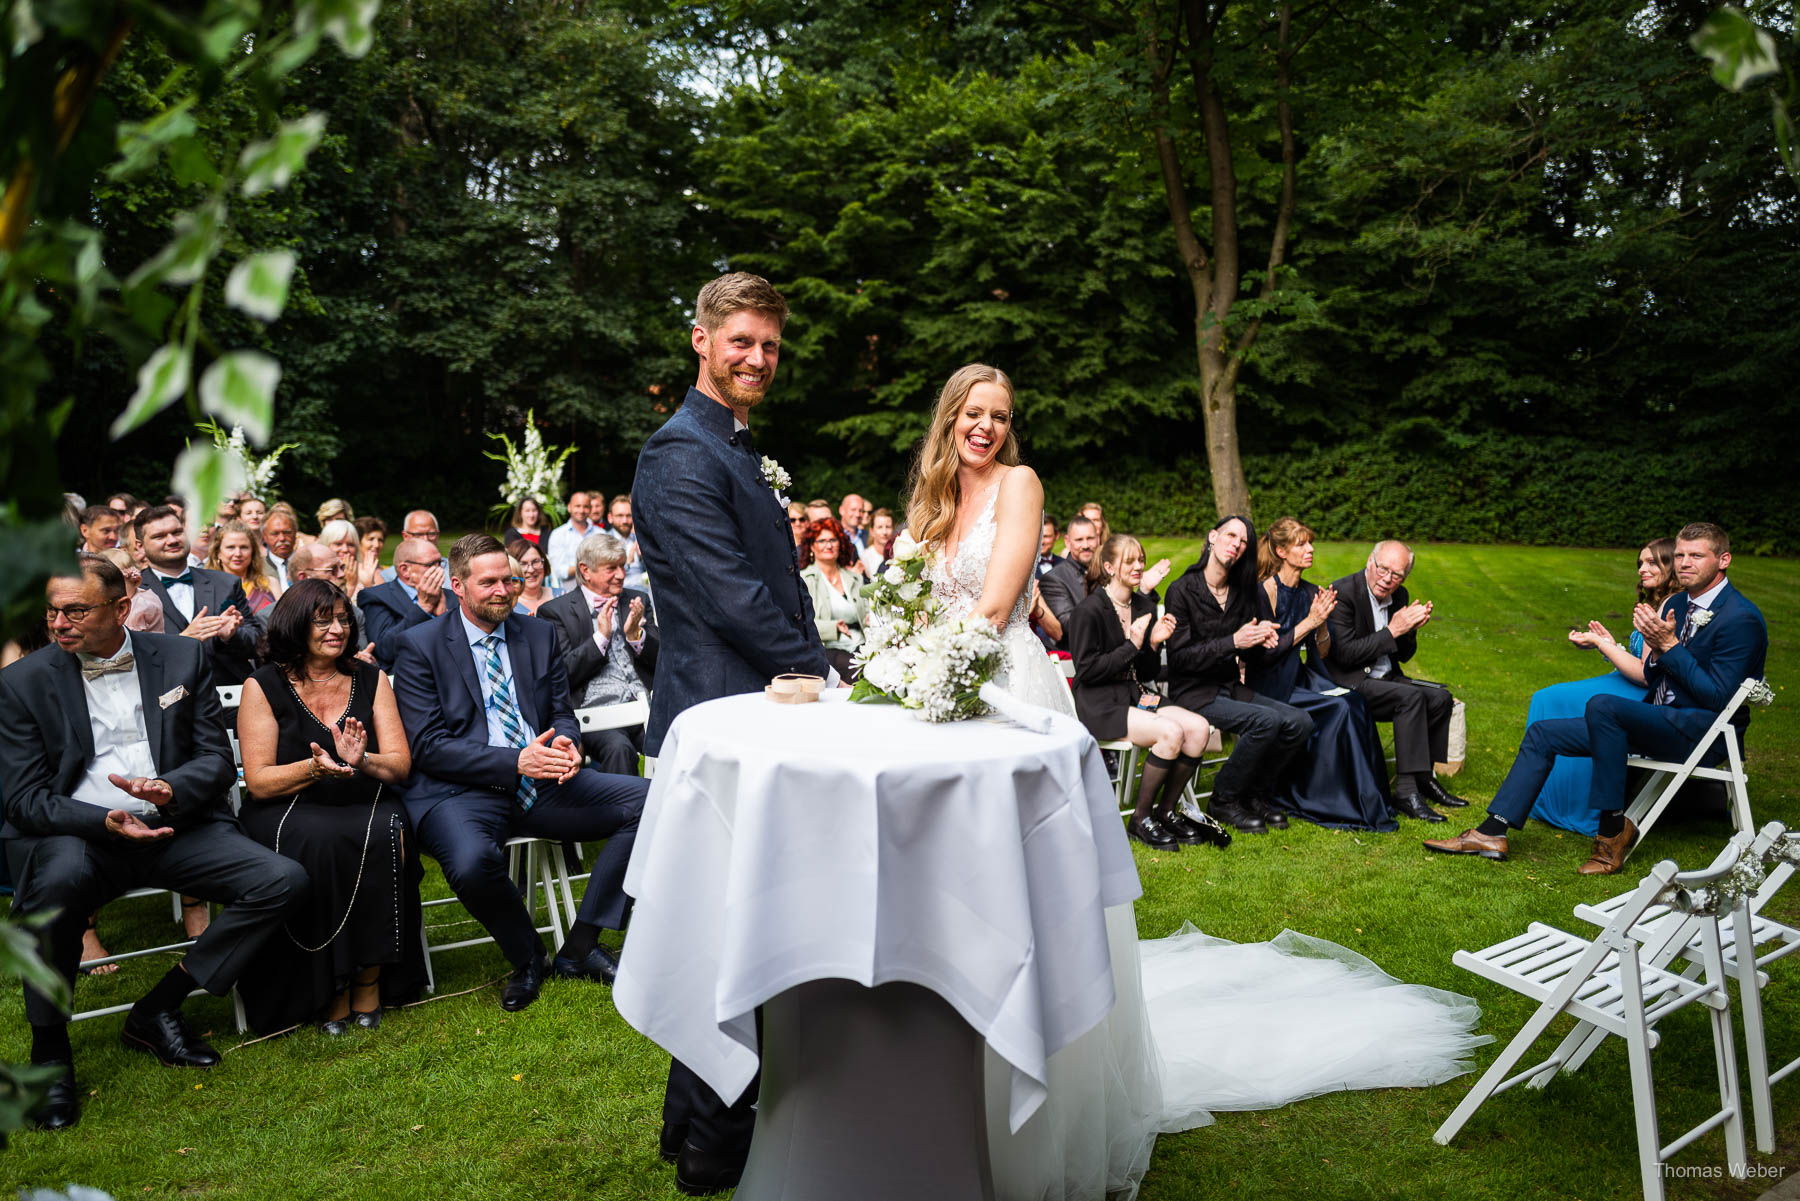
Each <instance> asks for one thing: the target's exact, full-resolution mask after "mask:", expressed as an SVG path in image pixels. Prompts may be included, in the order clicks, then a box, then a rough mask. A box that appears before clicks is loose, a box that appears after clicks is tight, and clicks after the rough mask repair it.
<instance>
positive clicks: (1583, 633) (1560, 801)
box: [1525, 538, 1675, 837]
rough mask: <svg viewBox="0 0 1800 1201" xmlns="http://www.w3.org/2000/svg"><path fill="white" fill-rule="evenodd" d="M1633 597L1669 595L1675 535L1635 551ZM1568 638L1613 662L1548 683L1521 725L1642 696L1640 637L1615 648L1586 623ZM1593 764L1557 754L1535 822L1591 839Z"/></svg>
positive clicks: (1659, 599)
mask: <svg viewBox="0 0 1800 1201" xmlns="http://www.w3.org/2000/svg"><path fill="white" fill-rule="evenodd" d="M1637 571H1638V600H1639V601H1641V602H1643V603H1644V604H1649V605H1655V606H1656V607H1657V608H1658V609H1661V608H1662V607H1663V605H1664V603H1665V602H1667V601H1668V599H1669V597H1671V596H1673V595H1674V593H1675V539H1673V538H1658V539H1656V540H1655V541H1654V542H1651V543H1649V544H1648V545H1646V546H1645V547H1644V549H1642V550H1640V551H1639V552H1638V568H1637ZM1569 641H1570V642H1573V643H1574V644H1575V645H1576V646H1581V647H1587V648H1588V649H1590V650H1597V651H1599V652H1600V653H1601V654H1602V655H1604V656H1605V657H1606V660H1607V662H1609V663H1611V664H1612V665H1613V670H1612V671H1610V672H1608V673H1606V674H1605V675H1603V676H1595V677H1593V678H1592V679H1588V680H1570V681H1569V682H1568V683H1565V684H1552V685H1550V687H1548V688H1540V689H1538V690H1537V692H1535V693H1533V694H1532V697H1531V707H1530V708H1529V709H1527V710H1526V712H1525V724H1526V725H1528V726H1529V725H1530V724H1531V723H1532V722H1534V721H1546V720H1548V719H1550V718H1556V717H1580V716H1581V715H1582V714H1583V713H1585V712H1586V711H1587V703H1588V701H1589V700H1591V699H1592V698H1594V697H1596V696H1603V695H1612V696H1622V697H1628V698H1630V699H1631V700H1642V699H1643V697H1644V636H1643V635H1642V634H1640V633H1638V632H1637V631H1636V630H1633V631H1632V633H1631V642H1630V644H1629V645H1628V646H1620V645H1619V643H1618V642H1617V641H1615V640H1614V638H1613V636H1612V635H1611V634H1610V633H1608V632H1607V629H1606V627H1605V626H1603V625H1601V624H1600V623H1599V622H1597V621H1590V622H1588V628H1587V629H1585V630H1570V631H1569ZM1593 774H1594V773H1593V765H1592V764H1591V763H1589V761H1588V760H1586V759H1568V758H1562V757H1558V759H1557V760H1556V764H1555V766H1554V767H1552V768H1551V769H1550V778H1549V779H1547V780H1545V781H1544V790H1543V791H1542V792H1540V793H1538V799H1537V803H1536V804H1535V805H1533V806H1532V807H1531V816H1533V817H1535V818H1537V819H1538V820H1539V821H1541V822H1548V823H1549V824H1550V825H1553V826H1560V827H1561V828H1562V829H1564V830H1573V831H1575V832H1576V833H1577V834H1585V835H1588V836H1589V837H1592V836H1593V834H1594V833H1595V830H1596V828H1597V826H1598V824H1599V814H1598V813H1597V812H1596V811H1595V810H1594V809H1592V808H1591V807H1590V806H1589V804H1588V783H1589V781H1590V780H1592V779H1593Z"/></svg>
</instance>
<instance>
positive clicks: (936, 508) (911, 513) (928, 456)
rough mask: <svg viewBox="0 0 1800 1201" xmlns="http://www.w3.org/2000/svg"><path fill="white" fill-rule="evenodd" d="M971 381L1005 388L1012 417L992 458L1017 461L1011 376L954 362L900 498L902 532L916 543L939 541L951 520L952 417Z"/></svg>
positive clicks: (956, 493)
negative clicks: (908, 495) (906, 495)
mask: <svg viewBox="0 0 1800 1201" xmlns="http://www.w3.org/2000/svg"><path fill="white" fill-rule="evenodd" d="M976 384H998V385H1000V386H1001V387H1002V388H1004V389H1006V402H1007V404H1008V405H1009V406H1011V407H1012V410H1013V412H1012V417H1013V419H1012V420H1011V421H1009V422H1007V423H1006V438H1005V440H1004V441H1002V442H1001V443H1000V450H999V453H998V454H996V455H995V456H994V457H995V458H996V459H997V460H998V461H999V462H1000V463H1002V464H1004V465H1005V466H1007V467H1016V466H1018V464H1019V439H1018V436H1017V435H1016V434H1015V433H1014V432H1013V429H1014V427H1015V426H1016V425H1017V424H1018V418H1019V414H1018V405H1017V400H1016V399H1015V397H1014V394H1013V386H1012V380H1010V379H1008V378H1007V376H1006V372H1004V371H1002V370H1000V368H998V367H990V366H988V365H987V364H986V363H970V364H969V365H968V366H966V367H959V368H957V369H956V373H955V374H954V375H952V376H951V377H950V378H949V379H948V380H945V381H944V390H943V391H942V392H940V393H938V399H937V408H936V410H935V411H934V412H933V413H932V417H931V428H930V429H929V430H927V431H926V432H925V442H924V445H922V446H921V447H920V448H919V457H918V459H917V460H916V461H915V462H914V463H913V469H912V479H911V481H910V487H911V489H912V497H911V499H909V500H908V501H907V502H906V528H907V532H909V533H910V534H912V536H913V537H914V538H916V539H918V540H919V541H920V542H933V543H939V544H941V543H942V542H943V540H944V538H945V537H946V536H947V535H948V534H949V533H950V528H951V527H952V526H954V525H955V524H956V503H957V501H958V500H960V499H961V498H962V487H961V485H960V484H959V483H958V482H957V478H956V468H957V466H958V464H959V463H960V462H961V460H960V459H958V457H957V454H956V417H957V414H958V413H960V412H962V407H963V402H964V401H966V400H968V399H969V393H970V392H971V391H973V390H974V388H975V385H976Z"/></svg>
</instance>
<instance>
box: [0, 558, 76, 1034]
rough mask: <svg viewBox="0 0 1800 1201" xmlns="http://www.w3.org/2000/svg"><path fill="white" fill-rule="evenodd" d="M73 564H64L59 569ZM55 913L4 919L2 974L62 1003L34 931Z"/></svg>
mask: <svg viewBox="0 0 1800 1201" xmlns="http://www.w3.org/2000/svg"><path fill="white" fill-rule="evenodd" d="M71 566H72V564H69V563H67V562H65V563H63V564H62V565H61V566H60V567H59V568H58V570H62V571H67V570H69V568H70V567H71ZM55 916H56V915H55V914H54V913H37V914H33V915H32V916H30V917H21V918H18V919H16V920H11V921H0V974H4V975H8V976H17V977H20V978H21V979H23V980H24V982H25V983H27V984H29V985H31V986H32V987H33V988H35V989H37V990H38V991H39V992H41V993H43V994H44V995H45V996H47V997H49V998H51V999H52V1000H54V1001H57V1002H58V1003H60V1004H67V1003H68V1000H69V982H68V981H67V980H64V979H63V978H62V973H61V972H58V971H57V970H56V969H55V968H53V967H51V966H50V965H49V964H47V963H45V962H44V961H43V960H42V959H41V958H39V956H38V937H37V935H36V934H35V933H33V931H35V930H37V929H38V928H40V927H42V926H46V925H48V924H49V923H50V920H51V919H52V918H53V917H55Z"/></svg>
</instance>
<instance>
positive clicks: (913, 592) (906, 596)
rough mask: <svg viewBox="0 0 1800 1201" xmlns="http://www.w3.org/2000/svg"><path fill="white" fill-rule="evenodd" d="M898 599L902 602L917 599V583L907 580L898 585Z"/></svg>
mask: <svg viewBox="0 0 1800 1201" xmlns="http://www.w3.org/2000/svg"><path fill="white" fill-rule="evenodd" d="M900 599H901V600H903V601H909V600H917V599H919V581H917V580H908V581H907V582H906V583H904V584H902V585H900Z"/></svg>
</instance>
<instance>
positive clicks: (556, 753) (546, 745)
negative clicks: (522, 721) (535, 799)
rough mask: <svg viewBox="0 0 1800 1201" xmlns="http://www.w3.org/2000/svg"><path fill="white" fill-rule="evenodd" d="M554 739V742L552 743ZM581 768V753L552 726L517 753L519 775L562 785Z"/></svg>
mask: <svg viewBox="0 0 1800 1201" xmlns="http://www.w3.org/2000/svg"><path fill="white" fill-rule="evenodd" d="M552 739H554V740H555V741H552ZM580 768H581V752H580V751H578V750H576V749H575V744H574V743H573V742H571V741H570V740H569V739H568V738H566V737H563V736H562V735H560V734H558V733H557V732H556V727H554V726H552V727H551V728H550V729H548V730H545V731H544V732H543V733H542V734H539V735H538V736H537V737H536V738H533V739H532V740H531V741H530V742H528V743H526V744H525V746H524V747H523V748H522V749H521V750H520V751H519V774H520V775H521V776H528V777H530V778H531V779H533V780H555V781H556V782H557V783H559V784H560V783H562V782H563V781H565V780H567V779H568V778H569V777H570V776H573V775H574V774H575V773H576V772H577V771H578V770H580Z"/></svg>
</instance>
